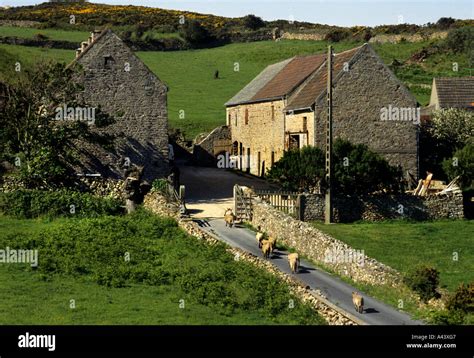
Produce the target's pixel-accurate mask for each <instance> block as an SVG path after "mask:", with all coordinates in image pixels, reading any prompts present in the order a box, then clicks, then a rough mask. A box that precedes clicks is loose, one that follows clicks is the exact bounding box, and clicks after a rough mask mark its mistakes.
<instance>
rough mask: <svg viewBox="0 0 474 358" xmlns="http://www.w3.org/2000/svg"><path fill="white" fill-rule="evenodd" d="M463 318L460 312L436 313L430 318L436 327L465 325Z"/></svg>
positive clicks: (444, 311)
mask: <svg viewBox="0 0 474 358" xmlns="http://www.w3.org/2000/svg"><path fill="white" fill-rule="evenodd" d="M464 319H465V316H464V314H463V313H462V312H460V311H446V310H443V311H437V312H435V313H434V314H433V315H432V317H431V321H432V322H433V323H434V324H437V325H449V326H452V325H460V324H463V323H465V321H464Z"/></svg>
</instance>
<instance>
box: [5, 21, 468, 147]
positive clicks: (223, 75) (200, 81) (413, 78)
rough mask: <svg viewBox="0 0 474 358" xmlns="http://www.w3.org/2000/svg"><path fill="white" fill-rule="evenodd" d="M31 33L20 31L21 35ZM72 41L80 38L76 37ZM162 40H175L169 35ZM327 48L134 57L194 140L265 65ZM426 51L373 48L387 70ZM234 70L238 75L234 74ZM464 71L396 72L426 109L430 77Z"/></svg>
mask: <svg viewBox="0 0 474 358" xmlns="http://www.w3.org/2000/svg"><path fill="white" fill-rule="evenodd" d="M29 30H31V29H29ZM29 30H28V29H26V30H23V29H20V30H18V31H20V33H21V32H24V31H29ZM6 31H10V32H11V33H12V35H13V34H14V31H13V30H12V29H10V30H8V28H7V30H6ZM50 31H51V33H50V34H49V35H48V34H47V33H45V34H46V35H48V36H51V38H58V39H59V38H62V37H64V36H67V33H68V31H61V30H50ZM56 31H57V33H56ZM71 33H72V32H71ZM31 35H32V36H33V35H34V34H33V33H32V34H31ZM86 35H87V34H86ZM71 36H72V35H71ZM74 36H82V35H81V34H80V33H74ZM166 36H177V35H176V34H174V35H173V34H167V35H166ZM86 37H87V36H86ZM71 38H72V37H71ZM82 39H83V38H82ZM361 44H362V43H354V42H341V43H336V44H333V45H334V49H335V51H336V52H339V51H343V50H346V49H349V48H353V47H355V46H359V45H361ZM327 45H328V43H327V42H325V41H297V40H284V41H279V42H273V41H261V42H252V43H236V44H230V45H226V46H222V47H217V48H212V49H201V50H189V51H174V52H138V53H137V55H138V56H139V57H140V58H141V59H142V60H143V61H144V62H145V64H146V65H148V67H149V68H150V69H151V70H152V71H153V72H154V73H155V74H157V75H158V77H159V78H160V79H162V80H163V81H164V82H165V83H166V84H167V85H168V87H169V89H170V92H169V95H168V115H169V121H170V124H171V126H173V127H175V128H180V129H181V130H184V132H185V133H186V135H187V137H188V138H194V137H195V136H196V135H197V134H199V133H201V132H208V131H210V130H212V129H213V128H215V127H216V126H218V125H222V124H225V106H224V104H225V102H226V101H227V100H229V99H230V98H231V97H232V96H233V95H235V94H236V93H237V92H238V91H239V90H240V89H242V88H243V87H244V86H245V85H246V84H247V83H248V82H250V81H251V80H252V79H253V78H254V77H255V76H256V75H257V74H258V73H259V72H260V71H261V70H263V69H264V68H265V67H266V66H267V65H269V64H271V63H275V62H278V61H280V60H283V59H286V58H289V57H292V56H295V55H307V54H312V53H321V52H324V51H325V50H326V47H327ZM427 45H428V42H417V43H409V42H404V43H400V44H375V45H373V47H374V49H375V51H376V52H377V53H378V54H379V55H380V57H381V58H382V59H383V61H384V62H385V63H386V64H391V63H392V61H393V60H394V59H397V60H398V61H399V62H403V61H405V60H407V59H409V58H410V56H411V55H412V54H413V53H415V52H417V51H419V50H421V49H422V48H423V47H424V46H427ZM0 49H3V50H5V51H6V52H7V53H8V56H7V54H4V55H2V54H1V53H0V57H7V59H8V61H10V62H11V58H13V59H16V60H18V61H20V62H21V63H24V64H25V65H29V64H32V63H33V62H34V61H38V60H40V59H41V58H46V59H55V60H58V61H63V62H69V61H71V60H72V59H73V58H74V53H73V51H67V50H54V49H39V48H31V47H30V48H28V47H21V46H11V45H0ZM2 62H3V63H4V64H3V65H1V66H2V67H0V70H2V71H3V70H4V67H5V66H6V65H5V63H6V61H2ZM453 62H456V63H458V65H459V71H458V72H453V70H452V66H453V65H452V64H453ZM237 67H238V71H236V69H237ZM468 67H469V66H468V61H467V56H466V55H463V54H461V55H449V56H448V55H445V54H440V55H435V56H433V57H430V58H428V59H427V60H426V61H425V62H423V63H421V64H406V65H404V66H402V67H399V68H397V69H396V70H395V72H396V74H397V76H398V77H399V78H400V79H401V80H402V81H403V82H404V83H405V84H406V85H407V86H408V87H409V88H410V90H411V91H412V93H413V94H414V95H415V97H416V98H417V99H418V101H419V102H420V104H422V105H426V104H427V103H428V101H429V95H430V92H431V90H430V88H429V86H430V85H431V83H432V79H433V77H437V76H462V75H469V70H468ZM216 70H218V71H219V73H220V79H218V80H215V79H214V72H215V71H216Z"/></svg>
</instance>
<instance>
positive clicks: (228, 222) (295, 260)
mask: <svg viewBox="0 0 474 358" xmlns="http://www.w3.org/2000/svg"><path fill="white" fill-rule="evenodd" d="M224 221H225V226H226V227H230V228H231V227H233V226H234V224H235V215H234V212H233V211H232V209H227V210H226V211H225V213H224ZM257 229H258V230H257V234H256V235H255V238H256V239H257V244H258V247H259V248H260V249H261V250H262V255H263V257H264V258H265V259H271V258H272V256H273V251H274V250H275V249H276V238H274V237H271V236H268V237H267V235H266V233H264V232H263V231H262V229H261V227H260V226H259V227H258V228H257ZM288 263H289V265H290V269H291V272H292V273H293V274H296V273H298V272H299V266H300V258H299V255H298V253H296V252H293V253H289V254H288ZM352 303H353V304H354V308H355V310H356V311H357V312H358V313H363V312H364V298H363V297H362V296H361V295H360V294H358V293H357V292H352Z"/></svg>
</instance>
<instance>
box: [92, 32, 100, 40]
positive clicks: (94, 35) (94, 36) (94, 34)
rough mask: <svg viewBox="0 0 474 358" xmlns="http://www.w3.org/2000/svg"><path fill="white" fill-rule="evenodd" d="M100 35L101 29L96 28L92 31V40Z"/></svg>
mask: <svg viewBox="0 0 474 358" xmlns="http://www.w3.org/2000/svg"><path fill="white" fill-rule="evenodd" d="M99 35H100V31H99V30H94V32H91V36H92V41H94V40H95V39H96V38H97V36H99Z"/></svg>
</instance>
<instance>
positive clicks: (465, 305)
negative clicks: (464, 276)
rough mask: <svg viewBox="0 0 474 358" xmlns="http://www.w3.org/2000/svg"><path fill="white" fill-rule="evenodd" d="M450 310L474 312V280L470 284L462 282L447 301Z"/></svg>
mask: <svg viewBox="0 0 474 358" xmlns="http://www.w3.org/2000/svg"><path fill="white" fill-rule="evenodd" d="M446 308H447V309H448V310H449V311H458V310H459V311H462V312H463V313H474V282H471V283H470V284H469V285H464V283H463V284H461V285H460V286H459V287H458V288H457V289H456V291H454V293H453V294H452V295H451V296H449V298H448V300H447V302H446Z"/></svg>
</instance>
